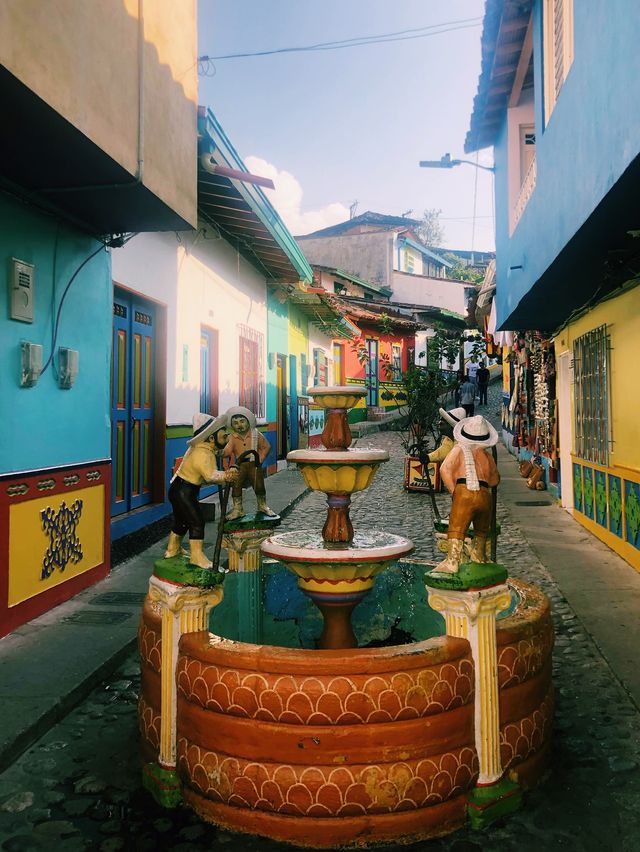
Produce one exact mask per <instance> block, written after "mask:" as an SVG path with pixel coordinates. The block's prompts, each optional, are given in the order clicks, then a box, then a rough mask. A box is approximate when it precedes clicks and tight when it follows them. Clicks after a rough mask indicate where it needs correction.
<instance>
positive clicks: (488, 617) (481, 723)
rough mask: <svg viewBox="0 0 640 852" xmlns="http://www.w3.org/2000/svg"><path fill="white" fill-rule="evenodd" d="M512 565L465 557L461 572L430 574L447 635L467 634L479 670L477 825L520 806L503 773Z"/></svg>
mask: <svg viewBox="0 0 640 852" xmlns="http://www.w3.org/2000/svg"><path fill="white" fill-rule="evenodd" d="M506 579H507V571H506V569H505V568H504V567H503V566H500V565H496V564H493V563H490V564H486V563H482V564H478V563H466V564H463V565H461V566H460V572H459V573H458V574H439V573H437V572H432V573H431V574H427V576H426V583H427V591H428V595H429V606H430V607H431V609H434V610H436V611H438V612H441V613H442V614H443V615H444V619H445V624H446V631H447V636H455V637H456V638H459V639H466V640H467V641H468V642H469V645H470V646H471V655H472V657H473V666H474V672H475V705H474V731H475V744H476V751H477V753H478V762H479V769H480V772H479V775H478V782H477V785H476V787H475V788H474V789H473V790H470V791H469V792H468V794H467V812H468V815H469V819H470V822H471V825H472V826H473V827H474V828H484V827H485V826H487V825H489V824H490V823H491V822H493V821H494V820H496V819H498V818H500V817H502V816H504V815H505V814H507V813H511V812H512V811H515V810H517V809H518V808H519V807H520V805H521V802H522V795H521V791H520V788H519V787H518V785H517V784H514V783H513V782H512V781H510V780H509V779H508V778H506V777H503V768H502V761H501V758H500V693H499V689H498V661H497V642H496V616H497V615H498V613H499V612H502V611H503V610H505V609H507V608H508V607H509V605H510V604H511V591H510V590H509V587H508V586H507V584H506V582H505V581H506Z"/></svg>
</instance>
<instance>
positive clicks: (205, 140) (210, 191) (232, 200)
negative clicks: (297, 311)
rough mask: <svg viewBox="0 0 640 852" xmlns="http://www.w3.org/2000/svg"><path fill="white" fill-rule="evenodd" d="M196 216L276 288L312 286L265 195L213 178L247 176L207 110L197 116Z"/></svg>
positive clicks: (300, 257) (308, 269)
mask: <svg viewBox="0 0 640 852" xmlns="http://www.w3.org/2000/svg"><path fill="white" fill-rule="evenodd" d="M198 131H199V151H200V156H199V158H198V214H199V216H200V218H201V219H202V220H204V221H205V222H208V223H209V224H211V225H213V226H214V227H215V228H217V229H218V230H219V231H220V233H221V234H222V236H224V238H225V239H227V240H229V241H230V242H231V243H232V244H233V245H235V246H237V248H238V251H239V252H240V253H241V254H243V255H244V256H245V257H246V258H247V259H248V260H249V262H250V263H252V264H254V266H256V267H257V268H258V269H260V270H261V271H262V272H263V273H264V275H265V277H266V278H267V279H268V280H270V281H274V282H284V283H295V282H297V281H307V282H311V280H312V278H313V273H312V271H311V267H310V266H309V264H308V262H307V259H306V258H305V256H304V254H303V253H302V251H301V249H300V247H299V246H298V244H297V243H296V241H295V240H294V239H293V236H292V235H291V234H290V233H289V231H288V230H287V228H286V226H285V224H284V222H283V221H282V219H281V218H280V216H279V215H278V213H277V212H276V210H275V208H274V207H273V205H272V204H271V202H270V201H269V199H268V198H267V197H266V195H265V194H264V192H263V191H262V190H261V189H260V188H259V187H258V186H255V185H253V184H251V183H245V182H244V181H240V180H234V179H233V178H229V177H224V176H222V175H217V174H211V173H210V172H209V171H208V170H207V168H206V165H205V164H204V161H203V155H206V156H207V158H208V159H210V160H211V163H212V165H220V166H227V167H228V168H232V169H236V170H239V171H242V172H246V173H247V174H249V172H248V170H247V168H246V166H245V165H244V163H243V162H242V160H241V158H240V156H239V154H238V153H237V151H236V150H235V148H234V147H233V145H232V144H231V142H230V141H229V139H228V138H227V136H226V134H225V133H224V131H223V129H222V127H221V126H220V124H219V123H218V121H217V120H216V118H215V116H214V115H213V113H212V112H211V110H206V109H205V108H204V107H200V108H199V110H198Z"/></svg>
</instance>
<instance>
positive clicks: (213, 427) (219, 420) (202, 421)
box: [187, 411, 227, 447]
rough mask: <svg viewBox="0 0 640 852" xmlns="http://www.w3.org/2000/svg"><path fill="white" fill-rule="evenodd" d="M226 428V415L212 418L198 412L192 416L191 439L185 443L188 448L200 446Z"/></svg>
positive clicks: (209, 415)
mask: <svg viewBox="0 0 640 852" xmlns="http://www.w3.org/2000/svg"><path fill="white" fill-rule="evenodd" d="M226 426H227V415H226V414H221V415H220V417H212V416H211V414H203V413H202V412H201V411H199V412H198V413H197V414H194V415H193V438H190V439H189V440H188V441H187V444H189V446H190V447H194V446H195V445H196V444H201V443H202V442H203V441H206V440H207V438H210V437H211V435H213V433H214V432H219V431H220V429H224V428H225V427H226Z"/></svg>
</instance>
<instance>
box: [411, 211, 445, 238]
mask: <svg viewBox="0 0 640 852" xmlns="http://www.w3.org/2000/svg"><path fill="white" fill-rule="evenodd" d="M441 213H442V210H439V209H438V208H437V207H428V208H427V209H426V210H425V211H424V213H423V215H422V221H421V222H420V224H419V225H418V226H417V227H416V233H417V235H418V237H419V238H420V240H421V241H422V242H423V243H424V245H425V246H426V247H427V248H435V247H436V246H441V245H442V243H443V242H444V227H443V225H442V223H441V222H440V214H441Z"/></svg>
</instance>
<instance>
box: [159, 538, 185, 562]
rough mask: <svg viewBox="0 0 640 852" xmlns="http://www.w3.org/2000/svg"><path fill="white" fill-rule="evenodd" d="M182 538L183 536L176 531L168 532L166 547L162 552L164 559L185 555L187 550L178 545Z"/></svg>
mask: <svg viewBox="0 0 640 852" xmlns="http://www.w3.org/2000/svg"><path fill="white" fill-rule="evenodd" d="M183 538H184V536H181V535H178V533H174V532H170V533H169V541H168V542H167V549H166V550H165V552H164V558H165V559H171V557H172V556H187V551H186V550H185V549H184V548H183V547H180V545H181V544H182V539H183Z"/></svg>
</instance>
